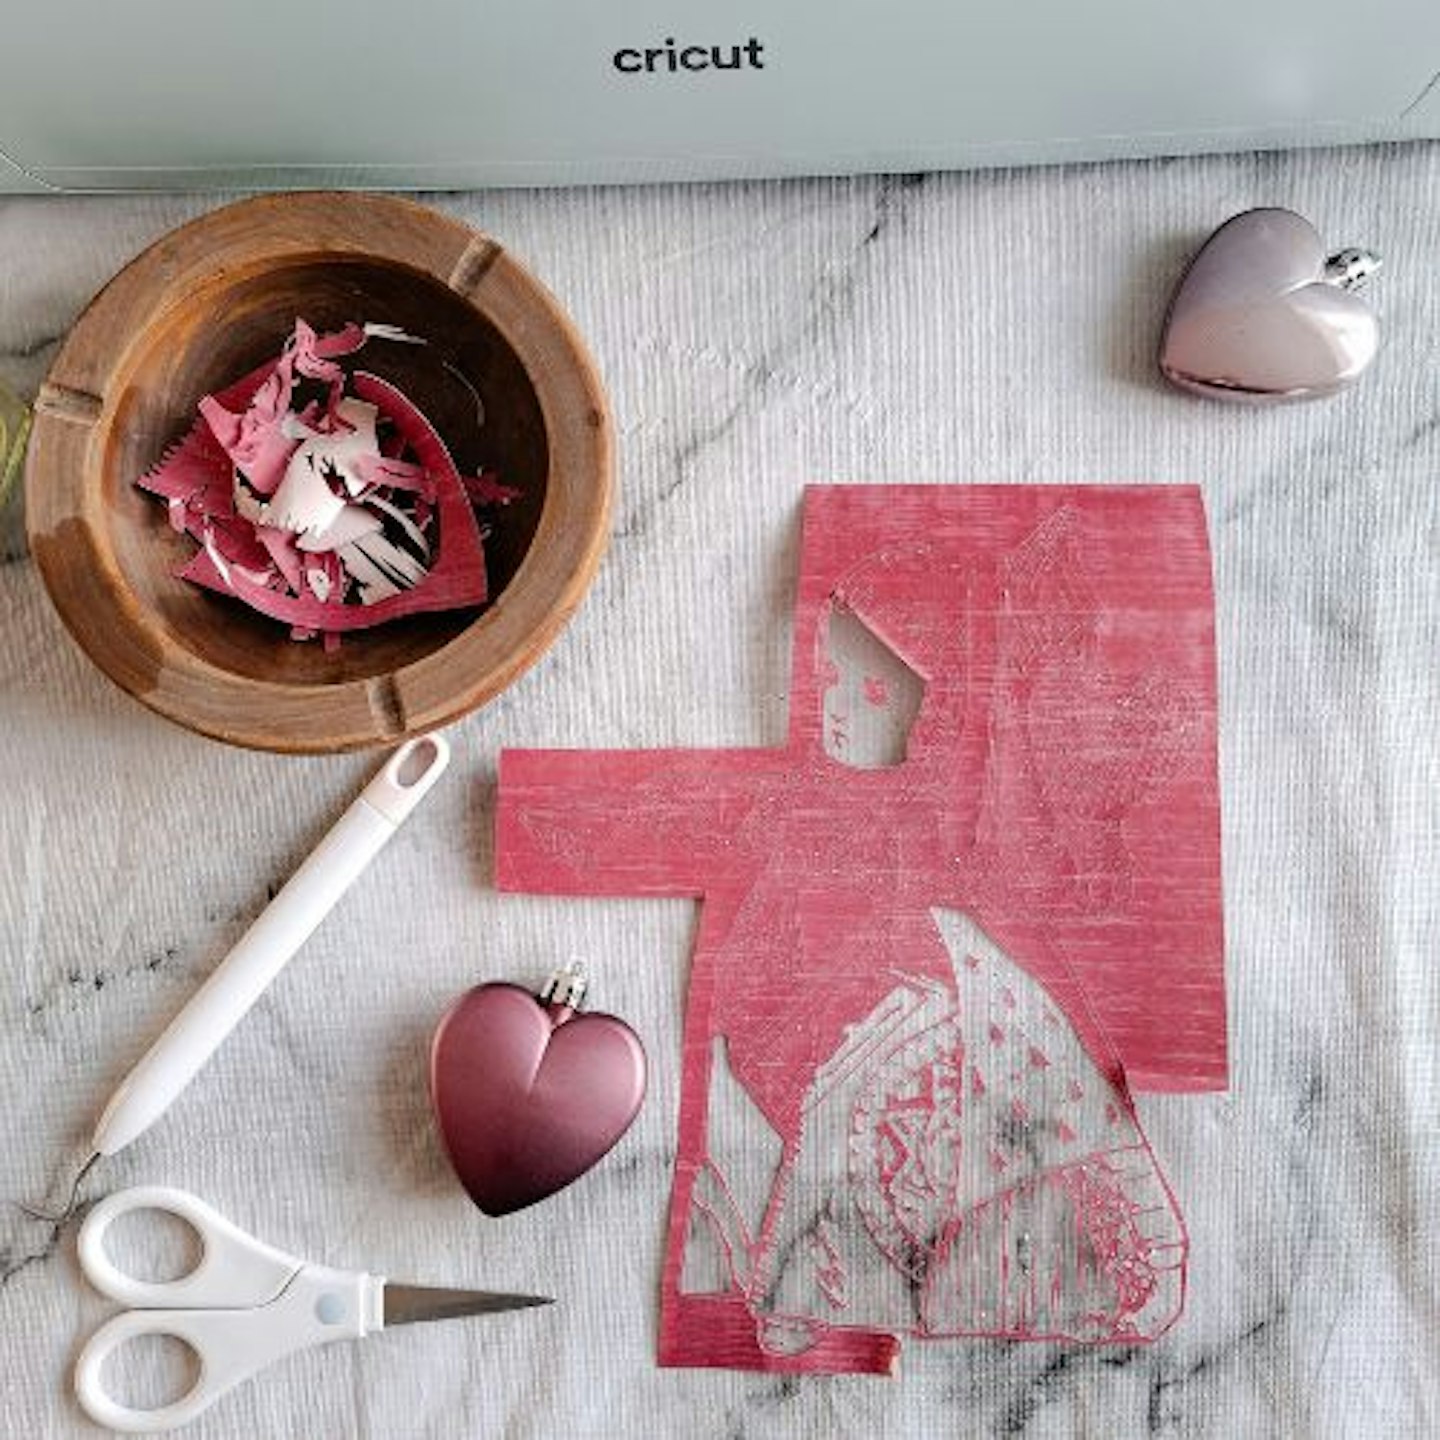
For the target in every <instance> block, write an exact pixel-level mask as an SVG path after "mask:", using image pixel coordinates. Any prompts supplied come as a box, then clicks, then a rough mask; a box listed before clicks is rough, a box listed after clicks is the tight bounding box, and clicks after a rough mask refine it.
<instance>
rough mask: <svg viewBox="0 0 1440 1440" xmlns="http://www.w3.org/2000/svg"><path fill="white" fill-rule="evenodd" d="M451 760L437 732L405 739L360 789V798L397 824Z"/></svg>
mask: <svg viewBox="0 0 1440 1440" xmlns="http://www.w3.org/2000/svg"><path fill="white" fill-rule="evenodd" d="M449 763H450V743H449V741H447V740H446V739H445V737H444V736H443V735H441V734H439V733H438V732H432V733H431V734H429V735H417V736H416V737H415V738H414V739H413V740H407V741H406V742H405V744H403V745H402V746H400V748H399V749H398V750H396V751H395V753H394V754H393V755H392V756H391V757H390V758H389V759H388V760H387V761H386V762H385V765H384V767H383V768H382V769H381V771H380V773H379V774H378V775H377V776H376V777H375V778H374V779H373V780H372V781H371V782H370V783H369V785H367V786H366V787H365V789H364V790H363V791H362V792H361V798H362V799H363V800H365V801H366V802H367V803H369V804H370V805H371V806H373V807H374V808H375V809H376V810H378V811H379V812H380V813H381V814H382V815H384V816H385V818H386V819H387V820H389V821H390V822H391V823H392V824H395V825H398V824H400V823H401V821H403V820H404V819H405V817H406V816H407V815H409V813H410V812H411V811H412V810H413V809H414V808H415V806H416V805H417V804H419V802H420V801H421V799H423V798H424V796H425V795H426V794H428V793H429V790H430V787H431V786H432V785H434V783H435V782H436V781H437V780H438V779H439V778H440V777H441V775H443V774H444V773H445V767H446V766H447V765H449Z"/></svg>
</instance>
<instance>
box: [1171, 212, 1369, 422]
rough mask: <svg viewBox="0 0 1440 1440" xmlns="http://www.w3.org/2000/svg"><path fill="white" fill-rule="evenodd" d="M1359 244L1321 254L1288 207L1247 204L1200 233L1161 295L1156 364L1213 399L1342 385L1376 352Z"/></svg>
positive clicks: (1278, 395)
mask: <svg viewBox="0 0 1440 1440" xmlns="http://www.w3.org/2000/svg"><path fill="white" fill-rule="evenodd" d="M1379 264H1380V262H1379V260H1378V259H1377V258H1376V257H1375V256H1374V255H1372V254H1371V253H1370V252H1369V251H1367V250H1342V251H1340V252H1339V254H1336V255H1331V256H1329V257H1328V258H1327V256H1326V254H1325V249H1324V246H1323V245H1322V244H1321V243H1320V236H1319V235H1318V234H1316V232H1315V227H1314V226H1313V225H1311V223H1310V222H1309V221H1308V220H1305V219H1302V218H1301V217H1300V216H1299V215H1296V214H1294V213H1293V212H1291V211H1289V210H1273V209H1272V210H1247V211H1245V213H1244V214H1243V215H1236V216H1235V217H1234V218H1233V219H1231V220H1228V221H1226V223H1225V224H1224V225H1222V226H1221V227H1220V228H1219V229H1218V230H1217V231H1216V232H1215V233H1214V234H1213V235H1212V236H1211V237H1210V238H1209V239H1208V240H1207V241H1206V242H1205V245H1204V247H1203V248H1202V249H1201V251H1200V253H1199V254H1198V255H1197V256H1196V257H1195V259H1194V260H1193V261H1192V262H1191V265H1190V268H1189V270H1188V271H1186V273H1185V278H1184V279H1183V280H1181V282H1180V285H1179V288H1178V289H1177V290H1176V291H1175V298H1174V299H1173V300H1172V301H1171V302H1170V315H1169V318H1168V319H1167V320H1166V322H1165V338H1164V340H1163V341H1162V342H1161V347H1160V369H1161V370H1162V371H1163V372H1164V374H1165V377H1166V379H1168V380H1171V381H1173V382H1174V383H1175V384H1176V385H1179V386H1180V387H1181V388H1182V389H1185V390H1192V391H1195V392H1196V393H1197V394H1200V395H1208V396H1210V397H1211V398H1213V399H1217V400H1244V401H1250V402H1252V403H1253V402H1264V401H1274V400H1308V399H1313V398H1317V397H1319V396H1322V395H1331V394H1333V393H1334V392H1335V391H1337V390H1340V389H1343V388H1344V387H1345V386H1346V385H1348V384H1350V382H1351V381H1353V380H1354V379H1355V378H1356V377H1357V376H1358V375H1359V374H1360V372H1361V371H1362V370H1364V369H1365V367H1366V366H1367V365H1368V364H1369V363H1370V361H1371V360H1373V359H1374V357H1375V351H1376V349H1377V348H1378V346H1379V343H1380V332H1379V327H1378V325H1377V324H1376V321H1375V316H1374V315H1373V314H1372V313H1371V310H1370V307H1369V306H1368V305H1367V304H1366V303H1365V302H1364V301H1363V300H1362V299H1360V297H1359V296H1358V295H1355V294H1353V293H1352V292H1353V290H1355V289H1356V288H1357V287H1358V286H1360V285H1361V284H1363V283H1364V281H1365V280H1366V279H1367V278H1368V277H1369V276H1370V275H1372V274H1373V273H1374V272H1375V270H1376V269H1377V268H1378V267H1379Z"/></svg>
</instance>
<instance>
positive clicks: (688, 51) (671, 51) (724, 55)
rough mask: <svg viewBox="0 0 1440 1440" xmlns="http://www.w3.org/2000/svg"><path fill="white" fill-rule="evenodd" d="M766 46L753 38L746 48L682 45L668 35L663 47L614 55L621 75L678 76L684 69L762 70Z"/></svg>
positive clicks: (746, 44) (629, 50)
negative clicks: (762, 57)
mask: <svg viewBox="0 0 1440 1440" xmlns="http://www.w3.org/2000/svg"><path fill="white" fill-rule="evenodd" d="M764 49H765V47H764V45H762V44H761V43H760V41H758V40H756V39H754V38H753V37H752V38H751V39H749V40H747V41H746V42H745V43H744V44H743V45H681V46H677V45H676V44H675V41H674V40H673V39H672V38H671V37H669V36H667V37H666V38H665V42H664V44H662V45H652V46H649V47H647V48H646V49H643V50H636V49H625V50H617V51H616V52H615V55H614V58H613V61H612V63H613V64H614V66H615V68H616V69H617V70H618V71H620V73H621V74H622V75H665V74H668V75H677V74H679V72H680V71H681V70H690V71H695V70H763V69H764V68H765V62H764V61H763V60H762V59H761V58H760V57H761V54H762V53H763V52H764Z"/></svg>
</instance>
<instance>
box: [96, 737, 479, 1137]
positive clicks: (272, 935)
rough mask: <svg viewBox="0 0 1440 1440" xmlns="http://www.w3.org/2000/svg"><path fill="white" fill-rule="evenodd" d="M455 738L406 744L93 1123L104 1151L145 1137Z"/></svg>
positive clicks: (412, 801)
mask: <svg viewBox="0 0 1440 1440" xmlns="http://www.w3.org/2000/svg"><path fill="white" fill-rule="evenodd" d="M449 760H450V746H449V744H448V743H447V742H446V741H445V739H444V737H443V736H441V735H438V734H431V735H421V736H419V737H417V738H416V739H414V740H411V741H408V742H407V743H406V744H404V745H402V746H400V748H399V749H398V750H396V751H395V753H394V754H393V755H391V757H390V758H389V760H387V761H386V762H385V765H384V768H383V769H382V770H381V771H380V773H379V774H378V775H376V777H375V778H374V779H373V780H372V781H371V782H370V783H369V785H367V786H366V787H365V789H364V790H363V791H362V792H361V794H360V795H359V797H358V798H357V799H356V800H355V801H354V803H353V804H352V805H351V806H350V808H349V809H348V810H346V812H345V813H344V814H343V815H342V816H341V817H340V819H339V820H338V821H337V822H336V824H335V825H334V827H333V828H332V829H331V830H330V832H329V834H327V835H326V836H325V838H324V839H323V840H322V841H321V842H320V844H319V845H318V846H317V847H316V848H315V850H314V851H313V852H312V853H311V854H310V856H309V858H308V859H306V861H305V862H304V864H302V865H301V866H300V868H299V869H298V870H297V871H296V872H295V873H294V875H292V876H291V877H290V880H289V881H288V882H287V883H286V885H285V887H284V888H283V889H282V890H281V891H280V893H279V894H278V895H276V897H275V898H274V900H272V901H271V902H270V904H269V905H268V906H267V907H266V908H265V910H264V911H262V912H261V914H260V916H259V918H258V919H257V920H256V921H255V923H254V924H253V925H251V927H250V928H249V930H247V931H246V932H245V934H244V935H243V936H242V937H241V939H240V941H239V943H238V944H237V945H236V946H235V948H234V949H233V950H231V952H230V953H229V954H228V955H227V956H226V957H225V959H224V960H222V961H221V962H220V964H219V965H218V966H217V967H216V968H215V970H214V972H213V973H212V974H211V975H210V977H209V978H208V979H207V980H206V981H205V983H204V984H203V985H201V987H200V988H199V990H197V991H196V992H195V994H194V995H193V996H191V998H190V1000H189V1002H188V1003H187V1004H186V1006H185V1008H184V1009H183V1010H181V1011H180V1013H179V1014H178V1015H177V1016H176V1017H175V1018H174V1019H173V1020H172V1021H171V1022H170V1024H169V1025H168V1026H167V1027H166V1029H165V1031H164V1033H163V1034H162V1035H161V1036H160V1038H159V1039H158V1040H157V1041H156V1042H155V1043H154V1044H153V1045H152V1046H151V1047H150V1049H149V1050H148V1051H147V1052H146V1053H145V1055H144V1056H143V1057H142V1058H141V1060H140V1062H139V1063H138V1064H137V1065H136V1066H135V1068H134V1069H133V1070H132V1071H131V1072H130V1074H129V1075H127V1076H126V1078H125V1079H124V1080H123V1081H122V1082H121V1085H120V1088H119V1089H118V1090H117V1091H116V1092H115V1094H114V1095H113V1096H112V1097H111V1099H110V1103H109V1104H108V1105H107V1106H106V1107H105V1112H104V1114H102V1115H101V1117H100V1122H99V1124H98V1125H97V1126H96V1127H95V1136H94V1139H93V1141H92V1142H91V1143H92V1146H93V1148H94V1150H95V1151H96V1153H97V1154H100V1155H114V1154H115V1153H116V1152H117V1151H119V1150H122V1149H124V1148H125V1146H126V1145H128V1144H130V1142H131V1141H132V1140H135V1139H137V1138H138V1137H139V1136H140V1135H142V1134H143V1133H144V1132H145V1131H146V1130H148V1129H149V1128H150V1126H151V1125H153V1124H154V1123H155V1121H156V1120H158V1119H159V1118H160V1116H161V1115H163V1114H164V1113H165V1111H166V1110H168V1109H169V1108H170V1105H171V1104H172V1103H173V1102H174V1100H175V1098H176V1096H178V1095H179V1094H180V1092H181V1091H182V1090H183V1089H184V1088H185V1087H186V1086H187V1085H188V1084H189V1083H190V1081H191V1080H193V1079H194V1078H195V1075H196V1073H197V1072H198V1071H199V1070H200V1068H201V1067H202V1066H203V1065H204V1064H205V1062H206V1061H207V1060H209V1058H210V1057H211V1056H212V1055H213V1054H214V1053H215V1051H216V1050H217V1049H218V1048H219V1046H220V1045H221V1043H222V1042H223V1041H224V1039H225V1037H226V1036H227V1035H229V1033H230V1032H231V1031H232V1030H233V1029H234V1028H235V1026H236V1025H238V1024H239V1023H240V1021H241V1020H242V1019H243V1018H244V1017H245V1015H246V1014H247V1012H248V1011H249V1010H250V1008H251V1006H253V1005H254V1004H255V1002H256V1001H257V1000H258V999H259V998H260V996H261V995H262V994H264V992H265V988H266V987H267V986H268V985H269V984H270V982H271V981H272V980H273V979H274V978H275V977H276V975H278V974H279V973H280V971H281V970H282V969H283V968H284V967H285V964H286V962H287V961H289V959H290V957H291V956H292V955H294V953H295V952H296V951H297V950H298V949H299V948H300V947H301V945H303V944H304V943H305V941H306V940H307V939H309V937H310V935H311V934H312V933H313V932H314V930H315V928H316V927H317V926H318V925H319V924H320V922H321V921H322V920H323V919H324V918H325V916H326V915H327V914H329V912H330V910H331V909H332V907H333V906H334V905H335V902H336V901H337V900H339V898H340V897H341V896H342V895H343V894H344V893H345V891H346V890H348V889H349V888H350V886H351V885H353V884H354V883H355V881H356V879H358V878H359V876H360V874H361V872H362V871H363V870H364V869H365V867H366V866H367V865H368V864H369V863H370V862H371V860H373V859H374V858H375V856H376V854H378V853H379V851H380V850H381V848H382V847H383V846H384V845H385V843H386V841H388V840H389V839H390V838H391V836H393V835H394V834H395V831H396V830H397V829H398V828H399V826H400V825H401V824H402V823H403V822H404V820H405V817H406V816H407V815H409V813H410V812H411V810H413V809H414V807H415V806H416V804H417V803H418V802H419V801H420V799H421V798H422V797H423V796H424V795H425V794H427V793H428V792H429V790H430V787H431V786H432V785H433V784H434V783H435V781H436V780H438V779H439V778H440V775H441V773H442V772H443V771H444V769H445V767H446V765H447V764H448V763H449Z"/></svg>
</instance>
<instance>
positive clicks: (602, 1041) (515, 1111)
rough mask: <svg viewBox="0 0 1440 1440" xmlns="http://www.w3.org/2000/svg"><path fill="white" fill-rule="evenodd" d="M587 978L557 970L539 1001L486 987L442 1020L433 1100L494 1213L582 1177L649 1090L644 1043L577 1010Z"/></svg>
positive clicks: (450, 1146) (467, 1174)
mask: <svg viewBox="0 0 1440 1440" xmlns="http://www.w3.org/2000/svg"><path fill="white" fill-rule="evenodd" d="M583 993H584V982H583V979H581V978H580V977H579V976H578V975H577V974H576V973H575V972H573V971H563V972H561V974H560V975H558V976H555V977H552V980H551V982H550V984H548V985H547V986H546V988H545V989H544V990H543V991H541V994H540V996H539V998H537V997H536V996H534V995H532V994H531V993H530V992H529V991H528V990H525V989H522V988H521V987H520V986H518V985H503V984H494V985H480V986H477V987H476V988H475V989H474V990H471V991H469V992H468V993H467V994H465V995H462V996H461V997H460V999H459V1000H457V1001H456V1002H455V1004H454V1005H452V1006H451V1007H450V1009H449V1011H447V1012H446V1014H445V1016H444V1017H443V1018H442V1019H441V1021H440V1024H439V1026H438V1028H437V1029H436V1031H435V1038H434V1041H433V1042H432V1044H431V1049H430V1099H431V1103H432V1105H433V1106H434V1109H435V1117H436V1119H437V1120H438V1121H439V1125H440V1135H441V1138H442V1139H443V1141H444V1143H445V1149H446V1152H447V1153H448V1154H449V1156H450V1163H451V1164H452V1165H453V1166H454V1167H455V1173H456V1174H457V1175H458V1176H459V1177H460V1183H461V1184H462V1185H464V1187H465V1189H466V1190H467V1191H468V1192H469V1195H470V1198H471V1199H472V1200H473V1201H474V1202H475V1203H476V1204H477V1205H478V1206H479V1207H480V1209H481V1210H483V1211H484V1212H485V1213H486V1214H487V1215H508V1214H510V1212H511V1211H513V1210H520V1209H523V1208H524V1207H525V1206H526V1205H533V1204H534V1203H535V1202H536V1201H537V1200H543V1199H544V1198H545V1197H546V1196H547V1195H553V1194H554V1193H555V1191H557V1190H560V1189H563V1188H564V1187H565V1186H566V1185H568V1184H570V1182H571V1181H572V1180H576V1179H578V1178H579V1177H580V1176H581V1175H583V1174H584V1173H585V1172H586V1171H587V1170H588V1169H589V1168H590V1167H591V1166H592V1165H594V1164H595V1162H596V1161H597V1160H599V1159H600V1158H601V1156H603V1155H604V1154H605V1153H606V1151H608V1150H609V1149H610V1148H611V1146H613V1145H614V1144H615V1142H616V1141H617V1140H619V1138H620V1137H621V1136H622V1135H623V1134H624V1133H625V1131H626V1130H627V1129H629V1127H630V1122H631V1121H632V1120H633V1119H634V1118H635V1115H636V1113H637V1112H638V1111H639V1109H640V1102H641V1101H642V1100H643V1099H644V1098H645V1051H644V1049H643V1048H642V1046H641V1044H640V1041H639V1039H638V1038H637V1037H636V1035H635V1032H634V1031H633V1030H632V1029H631V1028H630V1027H629V1026H628V1025H627V1024H625V1022H624V1021H623V1020H618V1019H616V1018H615V1016H613V1015H600V1014H594V1015H580V1014H576V1013H575V1012H576V1008H577V1007H578V1005H579V1003H580V1000H581V998H582V997H583Z"/></svg>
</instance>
